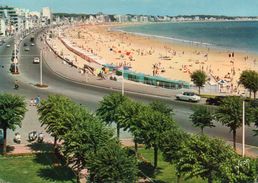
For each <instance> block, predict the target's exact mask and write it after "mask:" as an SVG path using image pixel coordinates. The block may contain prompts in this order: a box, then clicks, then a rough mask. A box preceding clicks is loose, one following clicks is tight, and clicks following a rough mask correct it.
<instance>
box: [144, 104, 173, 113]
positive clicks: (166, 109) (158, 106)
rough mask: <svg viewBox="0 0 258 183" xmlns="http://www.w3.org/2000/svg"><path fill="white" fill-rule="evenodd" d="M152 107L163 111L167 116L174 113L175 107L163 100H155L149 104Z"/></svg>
mask: <svg viewBox="0 0 258 183" xmlns="http://www.w3.org/2000/svg"><path fill="white" fill-rule="evenodd" d="M149 106H150V108H152V109H153V110H154V111H158V112H161V113H163V114H165V115H167V116H171V115H172V114H173V108H172V107H170V106H169V105H168V104H166V103H165V102H162V101H160V100H155V101H153V102H151V103H150V104H149Z"/></svg>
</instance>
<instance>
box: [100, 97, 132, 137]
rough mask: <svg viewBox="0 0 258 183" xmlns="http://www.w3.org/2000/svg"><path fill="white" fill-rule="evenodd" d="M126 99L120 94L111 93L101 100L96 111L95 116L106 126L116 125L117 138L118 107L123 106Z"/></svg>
mask: <svg viewBox="0 0 258 183" xmlns="http://www.w3.org/2000/svg"><path fill="white" fill-rule="evenodd" d="M127 100H128V98H127V97H125V96H123V95H122V94H121V93H112V94H110V95H107V96H105V97H104V98H103V100H102V101H101V102H100V105H99V107H98V109H97V115H98V116H100V118H101V119H103V120H104V121H105V122H106V123H107V124H111V123H113V122H114V123H116V125H117V138H118V139H119V136H120V123H119V122H118V121H117V111H118V108H119V106H120V105H123V103H124V102H125V101H127Z"/></svg>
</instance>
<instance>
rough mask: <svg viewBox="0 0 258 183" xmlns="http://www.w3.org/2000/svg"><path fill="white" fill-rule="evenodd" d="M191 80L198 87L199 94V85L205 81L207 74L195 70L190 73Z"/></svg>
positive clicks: (201, 85)
mask: <svg viewBox="0 0 258 183" xmlns="http://www.w3.org/2000/svg"><path fill="white" fill-rule="evenodd" d="M191 80H192V81H193V83H194V84H195V85H196V86H197V87H198V88H199V94H200V93H201V87H203V85H204V84H205V82H206V80H207V75H206V73H205V72H204V71H202V70H197V71H194V72H193V73H192V74H191Z"/></svg>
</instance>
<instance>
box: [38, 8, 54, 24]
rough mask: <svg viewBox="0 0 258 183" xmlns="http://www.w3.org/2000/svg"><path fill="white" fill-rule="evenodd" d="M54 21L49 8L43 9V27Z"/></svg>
mask: <svg viewBox="0 0 258 183" xmlns="http://www.w3.org/2000/svg"><path fill="white" fill-rule="evenodd" d="M52 21H53V16H52V12H51V10H50V8H49V7H44V8H42V12H41V22H42V24H43V25H49V24H51V23H52Z"/></svg>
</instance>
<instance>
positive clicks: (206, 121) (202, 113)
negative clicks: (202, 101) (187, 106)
mask: <svg viewBox="0 0 258 183" xmlns="http://www.w3.org/2000/svg"><path fill="white" fill-rule="evenodd" d="M213 118H214V117H213V114H212V112H211V111H210V110H209V109H208V108H207V107H204V106H200V107H198V108H196V109H195V110H194V113H193V114H192V115H190V119H191V120H192V122H193V125H194V126H195V127H199V128H200V129H201V133H202V134H203V129H204V128H205V127H210V128H211V127H215V125H214V124H213Z"/></svg>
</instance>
